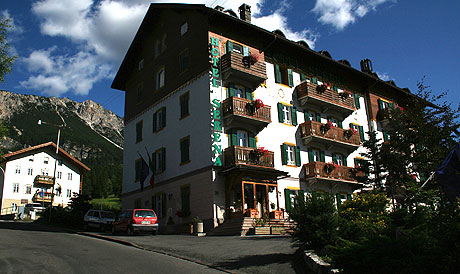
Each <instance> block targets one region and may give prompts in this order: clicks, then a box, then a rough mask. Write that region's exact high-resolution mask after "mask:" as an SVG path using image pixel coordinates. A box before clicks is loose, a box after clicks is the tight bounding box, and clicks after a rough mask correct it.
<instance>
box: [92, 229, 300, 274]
mask: <svg viewBox="0 0 460 274" xmlns="http://www.w3.org/2000/svg"><path fill="white" fill-rule="evenodd" d="M90 234H92V235H94V236H96V235H98V236H103V237H107V238H110V239H114V240H120V241H126V242H129V243H133V244H135V245H138V246H140V247H142V248H145V249H147V250H151V251H156V252H160V253H164V254H169V255H172V256H176V257H181V258H184V259H187V260H190V261H194V262H199V263H202V264H205V265H208V266H211V267H215V268H218V269H222V270H226V271H229V272H233V273H306V270H305V266H304V262H303V260H302V256H301V255H300V254H299V253H296V251H297V248H295V247H293V246H292V241H291V237H286V236H283V237H267V236H247V237H239V236H206V237H196V236H190V235H157V236H152V235H136V236H125V235H117V236H112V235H110V234H108V233H90Z"/></svg>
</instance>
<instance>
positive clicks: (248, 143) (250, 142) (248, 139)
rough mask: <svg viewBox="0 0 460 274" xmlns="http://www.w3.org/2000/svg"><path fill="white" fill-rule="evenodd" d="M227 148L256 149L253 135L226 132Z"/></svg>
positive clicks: (233, 131) (237, 131)
mask: <svg viewBox="0 0 460 274" xmlns="http://www.w3.org/2000/svg"><path fill="white" fill-rule="evenodd" d="M228 143H229V146H243V147H251V148H256V146H257V144H256V143H257V142H256V137H255V135H254V133H252V132H250V131H244V130H236V129H230V130H229V131H228Z"/></svg>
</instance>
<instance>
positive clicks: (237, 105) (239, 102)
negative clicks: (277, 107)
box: [222, 96, 272, 132]
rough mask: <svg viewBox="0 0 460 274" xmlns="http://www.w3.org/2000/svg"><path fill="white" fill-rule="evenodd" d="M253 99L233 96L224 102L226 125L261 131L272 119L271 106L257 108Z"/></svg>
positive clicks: (223, 110) (223, 109) (223, 112)
mask: <svg viewBox="0 0 460 274" xmlns="http://www.w3.org/2000/svg"><path fill="white" fill-rule="evenodd" d="M251 102H252V101H251V100H249V99H245V98H239V97H236V96H232V97H230V98H227V99H225V100H224V102H222V115H223V118H224V124H225V126H226V127H240V128H247V129H252V130H253V131H254V132H259V131H261V130H262V129H263V128H265V127H266V126H267V125H268V124H269V123H271V122H272V120H271V114H270V113H271V110H270V106H263V107H261V108H259V109H256V108H255V107H253V106H252V105H251Z"/></svg>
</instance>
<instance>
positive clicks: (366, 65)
mask: <svg viewBox="0 0 460 274" xmlns="http://www.w3.org/2000/svg"><path fill="white" fill-rule="evenodd" d="M359 63H360V64H361V71H362V72H365V73H369V74H372V62H371V60H369V59H363V60H361V62H359Z"/></svg>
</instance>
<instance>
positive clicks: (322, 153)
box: [319, 150, 326, 163]
mask: <svg viewBox="0 0 460 274" xmlns="http://www.w3.org/2000/svg"><path fill="white" fill-rule="evenodd" d="M319 158H320V161H321V162H323V163H325V162H326V154H325V153H324V151H323V150H320V152H319Z"/></svg>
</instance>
